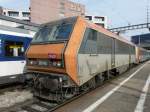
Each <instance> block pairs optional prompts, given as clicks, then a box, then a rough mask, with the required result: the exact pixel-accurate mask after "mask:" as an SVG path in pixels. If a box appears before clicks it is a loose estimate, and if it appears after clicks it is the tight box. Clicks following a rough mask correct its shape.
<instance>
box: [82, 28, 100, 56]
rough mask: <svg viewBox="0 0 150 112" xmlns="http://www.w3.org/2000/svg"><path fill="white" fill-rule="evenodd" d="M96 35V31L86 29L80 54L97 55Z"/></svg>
mask: <svg viewBox="0 0 150 112" xmlns="http://www.w3.org/2000/svg"><path fill="white" fill-rule="evenodd" d="M97 34H98V33H97V31H96V30H93V29H86V32H85V35H84V39H83V41H82V44H81V48H80V53H84V54H97Z"/></svg>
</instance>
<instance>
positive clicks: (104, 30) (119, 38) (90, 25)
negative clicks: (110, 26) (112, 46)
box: [85, 20, 136, 46]
mask: <svg viewBox="0 0 150 112" xmlns="http://www.w3.org/2000/svg"><path fill="white" fill-rule="evenodd" d="M85 21H86V24H87V26H88V27H90V28H92V29H94V30H97V31H99V32H101V33H103V34H105V35H108V36H110V37H112V38H116V39H118V40H120V41H123V42H125V43H128V44H130V45H133V46H136V45H135V44H133V43H132V42H130V41H128V40H127V39H125V38H123V37H122V36H119V35H117V34H115V33H113V32H111V31H109V30H107V29H105V28H103V27H102V26H100V25H97V24H94V23H92V22H90V21H88V20H85Z"/></svg>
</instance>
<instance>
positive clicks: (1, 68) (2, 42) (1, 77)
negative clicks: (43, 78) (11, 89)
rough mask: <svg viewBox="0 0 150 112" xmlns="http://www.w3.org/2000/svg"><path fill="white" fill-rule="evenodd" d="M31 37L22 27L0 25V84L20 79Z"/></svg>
mask: <svg viewBox="0 0 150 112" xmlns="http://www.w3.org/2000/svg"><path fill="white" fill-rule="evenodd" d="M32 37H33V34H30V33H29V32H28V31H25V30H23V29H19V28H11V27H6V26H0V85H1V84H8V83H13V82H17V81H20V79H21V77H22V76H23V75H21V74H23V70H24V67H25V64H26V61H25V55H24V54H25V51H26V49H27V48H28V46H29V43H30V42H31V40H32Z"/></svg>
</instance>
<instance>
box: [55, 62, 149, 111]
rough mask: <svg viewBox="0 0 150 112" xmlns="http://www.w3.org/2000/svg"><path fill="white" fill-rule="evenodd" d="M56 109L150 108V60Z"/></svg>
mask: <svg viewBox="0 0 150 112" xmlns="http://www.w3.org/2000/svg"><path fill="white" fill-rule="evenodd" d="M55 112H150V61H148V62H145V63H143V64H140V65H138V66H136V67H134V68H132V69H130V70H129V71H127V72H126V73H124V74H122V75H120V76H119V77H117V78H116V79H113V80H111V81H109V82H107V83H106V84H104V85H103V86H101V87H99V88H97V89H95V90H93V91H92V92H90V93H87V94H85V95H84V96H82V97H80V98H78V99H76V100H74V101H73V102H71V103H68V104H66V105H65V106H63V107H61V108H59V109H57V110H55Z"/></svg>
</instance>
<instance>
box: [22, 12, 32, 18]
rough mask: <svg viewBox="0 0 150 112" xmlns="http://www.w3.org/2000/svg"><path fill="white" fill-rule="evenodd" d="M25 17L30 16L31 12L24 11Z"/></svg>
mask: <svg viewBox="0 0 150 112" xmlns="http://www.w3.org/2000/svg"><path fill="white" fill-rule="evenodd" d="M22 15H23V17H29V16H30V13H29V12H22Z"/></svg>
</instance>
